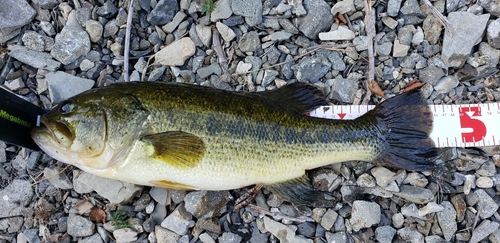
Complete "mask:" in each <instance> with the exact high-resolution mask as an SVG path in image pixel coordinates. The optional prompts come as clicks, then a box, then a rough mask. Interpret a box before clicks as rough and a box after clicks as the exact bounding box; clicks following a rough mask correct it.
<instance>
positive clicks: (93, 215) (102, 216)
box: [89, 206, 106, 224]
mask: <svg viewBox="0 0 500 243" xmlns="http://www.w3.org/2000/svg"><path fill="white" fill-rule="evenodd" d="M89 218H90V220H92V221H94V222H97V223H103V224H105V223H106V212H104V210H102V209H101V208H100V207H99V206H94V207H93V208H92V209H91V210H90V214H89Z"/></svg>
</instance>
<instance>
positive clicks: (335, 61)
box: [327, 51, 346, 71]
mask: <svg viewBox="0 0 500 243" xmlns="http://www.w3.org/2000/svg"><path fill="white" fill-rule="evenodd" d="M327 58H328V61H329V62H330V63H331V64H332V70H336V71H344V70H345V68H346V65H345V63H344V60H342V55H341V54H340V53H339V52H338V51H331V52H329V54H328V56H327Z"/></svg>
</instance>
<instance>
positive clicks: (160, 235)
mask: <svg viewBox="0 0 500 243" xmlns="http://www.w3.org/2000/svg"><path fill="white" fill-rule="evenodd" d="M154 233H155V236H156V239H155V240H156V242H162V241H164V242H177V241H178V240H179V238H181V236H180V235H178V234H176V233H175V232H172V231H170V230H168V229H165V228H163V227H161V226H159V225H156V226H155V232H154ZM150 242H153V241H151V240H150Z"/></svg>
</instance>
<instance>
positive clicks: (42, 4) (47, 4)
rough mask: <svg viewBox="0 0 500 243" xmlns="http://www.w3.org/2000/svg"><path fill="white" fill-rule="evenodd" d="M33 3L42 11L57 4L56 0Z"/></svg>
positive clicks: (39, 0) (35, 1)
mask: <svg viewBox="0 0 500 243" xmlns="http://www.w3.org/2000/svg"><path fill="white" fill-rule="evenodd" d="M33 2H34V3H35V4H37V5H38V6H40V7H41V8H43V9H53V8H54V7H56V6H57V4H59V2H58V1H57V0H34V1H33Z"/></svg>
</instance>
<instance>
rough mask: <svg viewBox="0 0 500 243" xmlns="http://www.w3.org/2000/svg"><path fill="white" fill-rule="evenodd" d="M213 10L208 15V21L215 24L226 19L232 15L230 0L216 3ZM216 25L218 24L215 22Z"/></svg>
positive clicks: (221, 0)
mask: <svg viewBox="0 0 500 243" xmlns="http://www.w3.org/2000/svg"><path fill="white" fill-rule="evenodd" d="M216 4H217V5H216V7H215V9H214V10H213V11H212V13H210V21H212V22H217V21H218V20H220V19H227V18H229V17H231V15H232V14H233V10H232V9H231V0H220V1H217V3H216ZM217 23H218V22H217Z"/></svg>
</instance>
